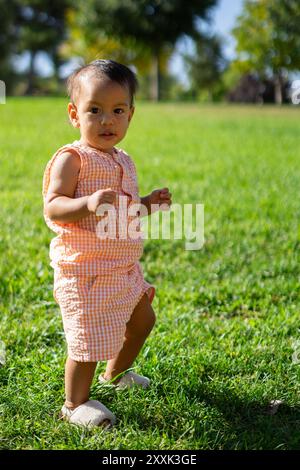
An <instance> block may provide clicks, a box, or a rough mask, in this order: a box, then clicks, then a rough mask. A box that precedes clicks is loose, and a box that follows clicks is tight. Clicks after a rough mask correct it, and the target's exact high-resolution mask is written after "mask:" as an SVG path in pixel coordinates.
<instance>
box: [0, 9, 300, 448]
mask: <svg viewBox="0 0 300 470" xmlns="http://www.w3.org/2000/svg"><path fill="white" fill-rule="evenodd" d="M0 7H1V17H0V52H1V54H0V79H1V80H2V81H3V82H4V83H5V85H6V91H7V96H6V103H5V104H3V105H2V104H1V105H0V122H1V126H0V159H1V176H0V185H1V204H0V213H1V232H0V246H1V251H0V256H1V264H0V269H1V273H0V315H1V316H0V362H1V367H0V383H1V387H0V448H1V449H298V448H299V447H300V443H299V432H298V428H299V422H300V411H299V363H300V362H299V361H300V359H299V357H300V356H299V357H298V354H299V353H300V335H299V268H298V266H299V262H298V261H299V254H298V253H299V251H298V248H299V244H300V238H299V224H298V219H299V203H298V198H297V194H298V188H299V177H300V171H299V157H300V150H299V141H298V135H299V106H297V102H298V100H297V94H296V95H295V96H296V99H295V100H294V103H295V104H292V94H291V93H292V91H293V90H295V89H293V88H292V86H293V84H295V81H296V80H297V79H298V76H299V75H298V74H299V69H300V63H299V61H300V54H299V52H300V26H299V24H300V21H299V19H300V4H299V2H298V1H296V0H291V1H287V0H286V1H285V0H281V1H279V0H252V1H247V0H244V1H242V0H241V1H240V0H236V1H235V0H223V1H215V0H203V1H200V0H190V1H180V0H176V1H171V0H170V1H169V0H152V1H148V0H140V1H138V0H136V1H134V0H126V1H125V0H124V1H122V0H120V1H115V0H107V1H105V0H103V1H100V0H87V1H77V2H75V1H71V0H69V1H59V2H58V1H54V0H52V1H39V0H36V1H21V0H20V1H17V0H12V1H3V0H0ZM97 58H110V59H115V60H118V61H121V62H123V63H126V64H127V65H130V66H132V67H133V68H134V70H135V71H136V72H137V74H138V77H139V81H140V90H139V93H138V96H137V103H136V106H137V109H136V114H135V117H134V120H133V122H132V125H131V127H130V130H129V133H128V136H127V137H126V139H125V140H124V142H122V144H121V146H122V147H123V148H125V149H126V150H127V151H128V153H129V154H130V155H132V158H133V159H134V161H135V163H136V166H137V170H138V179H139V186H140V192H141V195H145V194H147V193H148V192H149V191H151V190H152V189H153V188H156V187H162V186H168V187H169V188H170V191H171V192H172V194H173V198H172V199H173V202H176V203H180V204H184V203H193V204H196V203H203V204H204V205H205V245H204V247H203V248H202V249H201V250H199V251H187V250H185V248H184V246H185V241H184V240H150V239H149V240H146V241H145V251H144V255H143V258H142V265H143V269H144V272H145V276H146V278H147V279H148V280H149V281H150V282H152V283H153V284H154V285H155V286H156V288H157V295H156V298H155V299H154V310H155V311H156V314H157V324H156V326H155V329H154V331H153V332H152V334H151V336H150V338H149V339H148V341H147V343H146V344H145V346H144V348H143V350H142V352H141V354H140V356H139V357H138V359H137V361H136V363H135V365H134V366H135V367H136V370H137V372H142V373H143V374H145V375H147V376H149V377H150V378H151V381H152V387H151V389H150V390H148V391H143V390H138V391H130V390H128V391H126V392H124V393H122V394H118V393H116V392H115V391H114V390H112V389H111V388H110V387H102V386H100V385H99V384H97V382H96V380H95V382H94V384H93V388H92V394H91V397H92V398H94V399H99V400H100V401H102V402H103V403H105V405H106V406H108V407H109V408H110V409H112V411H113V412H114V413H115V414H116V415H117V417H118V423H117V426H116V427H115V428H114V429H113V431H112V432H111V433H103V432H102V431H101V430H93V431H88V430H82V429H78V428H75V427H73V426H69V425H67V424H66V423H62V422H60V421H59V420H58V419H57V418H58V412H59V410H60V407H61V403H62V399H63V393H64V392H63V375H64V371H63V366H64V360H65V354H66V350H65V341H64V336H63V332H62V325H61V319H60V312H59V309H58V306H57V304H56V303H55V301H54V299H53V294H52V287H53V272H52V269H51V268H50V266H49V243H50V240H51V238H52V237H53V236H54V234H53V233H50V231H49V229H48V228H47V227H46V225H45V223H44V220H43V215H42V212H43V206H42V194H41V185H42V175H43V171H44V168H45V166H46V163H47V161H48V160H49V159H50V157H51V156H52V154H53V153H54V152H55V151H56V149H57V148H58V147H59V146H61V145H63V144H65V143H67V142H71V141H73V140H75V139H76V138H77V137H78V135H77V134H76V132H75V131H74V129H72V128H71V126H70V125H69V124H68V120H67V114H66V105H67V102H68V101H67V96H66V91H65V78H66V76H67V75H68V74H69V73H70V72H71V71H72V70H74V69H75V68H76V67H77V66H78V65H80V64H83V63H86V62H89V61H91V60H94V59H97ZM102 366H103V364H100V365H99V371H100V369H101V368H102Z"/></svg>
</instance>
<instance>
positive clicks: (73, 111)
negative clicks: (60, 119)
mask: <svg viewBox="0 0 300 470" xmlns="http://www.w3.org/2000/svg"><path fill="white" fill-rule="evenodd" d="M68 114H69V120H70V123H71V124H72V126H73V127H80V123H79V117H78V113H77V108H76V106H75V104H74V103H69V104H68Z"/></svg>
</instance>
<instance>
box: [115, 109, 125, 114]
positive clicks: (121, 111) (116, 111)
mask: <svg viewBox="0 0 300 470" xmlns="http://www.w3.org/2000/svg"><path fill="white" fill-rule="evenodd" d="M114 113H115V114H122V113H124V109H122V108H116V109H115V110H114Z"/></svg>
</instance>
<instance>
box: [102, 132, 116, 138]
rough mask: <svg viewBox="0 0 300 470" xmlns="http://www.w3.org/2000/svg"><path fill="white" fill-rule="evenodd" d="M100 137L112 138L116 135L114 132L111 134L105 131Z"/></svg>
mask: <svg viewBox="0 0 300 470" xmlns="http://www.w3.org/2000/svg"><path fill="white" fill-rule="evenodd" d="M100 135H101V137H112V136H114V135H115V134H114V133H113V132H110V131H105V132H101V134H100Z"/></svg>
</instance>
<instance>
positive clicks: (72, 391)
mask: <svg viewBox="0 0 300 470" xmlns="http://www.w3.org/2000/svg"><path fill="white" fill-rule="evenodd" d="M96 365H97V362H78V361H74V360H73V359H71V358H70V357H68V358H67V361H66V367H65V392H66V401H65V405H66V406H67V407H68V408H71V409H73V408H77V406H79V405H81V404H82V403H85V402H86V401H87V400H88V399H89V393H90V387H91V383H92V380H93V377H94V373H95V368H96Z"/></svg>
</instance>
